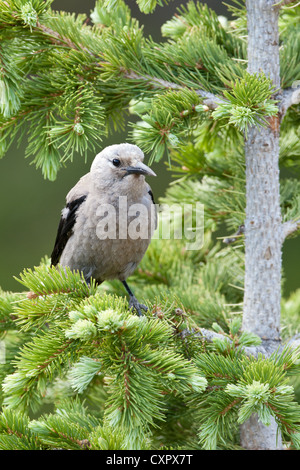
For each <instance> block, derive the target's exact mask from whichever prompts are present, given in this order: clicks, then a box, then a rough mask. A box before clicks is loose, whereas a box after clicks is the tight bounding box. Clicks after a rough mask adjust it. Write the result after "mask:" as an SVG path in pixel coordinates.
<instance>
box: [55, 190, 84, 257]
mask: <svg viewBox="0 0 300 470" xmlns="http://www.w3.org/2000/svg"><path fill="white" fill-rule="evenodd" d="M86 197H87V196H86V195H84V196H81V197H80V198H78V199H75V200H74V201H72V202H69V203H68V204H67V205H66V208H65V210H64V211H63V214H62V216H61V219H60V222H59V226H58V230H57V236H56V240H55V243H54V248H53V251H52V254H51V266H56V265H57V263H58V262H59V259H60V257H61V254H62V252H63V250H64V248H65V246H66V244H67V241H68V240H69V238H70V236H71V235H72V233H73V227H74V224H75V220H76V212H77V210H78V207H79V206H80V205H81V204H82V203H83V202H84V201H85V200H86Z"/></svg>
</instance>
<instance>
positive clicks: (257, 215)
mask: <svg viewBox="0 0 300 470" xmlns="http://www.w3.org/2000/svg"><path fill="white" fill-rule="evenodd" d="M274 3H275V0H246V6H247V19H248V71H249V72H250V73H251V74H254V73H259V72H261V71H262V72H264V73H265V75H266V76H267V77H270V78H271V79H272V80H273V83H274V85H275V86H276V88H278V89H279V87H280V74H279V34H278V14H279V9H278V7H277V6H273V4H274ZM245 157H246V197H247V204H246V220H245V292H244V312H243V329H244V330H247V331H251V332H253V333H255V334H257V335H258V336H260V337H261V338H262V340H263V344H264V345H265V347H266V349H267V350H268V351H269V352H272V351H274V349H276V348H277V347H278V346H279V341H280V295H281V248H282V224H281V210H280V197H279V118H278V117H277V116H276V117H274V118H272V119H270V121H269V126H268V127H267V128H257V127H253V128H252V129H251V130H250V131H249V134H248V138H247V140H246V141H245ZM241 444H242V446H243V447H245V448H247V449H266V448H267V449H279V448H280V447H281V439H280V438H279V439H278V440H277V439H276V423H275V421H274V423H273V424H271V425H270V426H269V427H266V426H264V425H262V424H261V423H260V422H258V419H257V416H253V417H252V418H251V419H250V420H248V421H247V422H246V423H244V424H243V426H242V429H241Z"/></svg>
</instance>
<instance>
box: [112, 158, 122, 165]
mask: <svg viewBox="0 0 300 470" xmlns="http://www.w3.org/2000/svg"><path fill="white" fill-rule="evenodd" d="M112 162H113V165H114V166H120V164H121V162H120V160H119V159H118V158H114V159H113V161H112Z"/></svg>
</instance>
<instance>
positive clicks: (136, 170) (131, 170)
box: [125, 162, 156, 176]
mask: <svg viewBox="0 0 300 470" xmlns="http://www.w3.org/2000/svg"><path fill="white" fill-rule="evenodd" d="M125 171H126V175H145V176H146V175H149V176H156V174H155V173H154V171H153V170H151V168H149V167H148V166H147V165H145V163H142V162H138V163H137V164H136V165H135V166H128V167H127V168H125Z"/></svg>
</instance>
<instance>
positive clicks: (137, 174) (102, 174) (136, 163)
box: [91, 144, 156, 186]
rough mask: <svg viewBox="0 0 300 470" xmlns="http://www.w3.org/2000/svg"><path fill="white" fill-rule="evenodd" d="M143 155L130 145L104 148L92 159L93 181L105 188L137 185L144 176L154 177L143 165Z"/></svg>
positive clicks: (152, 172) (139, 150) (151, 171)
mask: <svg viewBox="0 0 300 470" xmlns="http://www.w3.org/2000/svg"><path fill="white" fill-rule="evenodd" d="M143 160H144V154H143V152H142V151H141V149H140V148H139V147H137V146H136V145H132V144H116V145H110V146H109V147H106V148H105V149H104V150H102V152H100V153H99V154H98V155H97V156H96V157H95V159H94V161H93V163H92V166H91V174H92V176H93V179H94V181H95V178H96V179H97V180H98V185H100V183H105V186H109V185H113V184H116V183H117V182H122V185H128V184H135V183H136V184H138V181H139V180H140V181H141V182H143V181H144V178H145V176H148V175H149V176H156V174H155V173H154V171H153V170H151V168H149V167H148V166H147V165H145V163H143Z"/></svg>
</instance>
